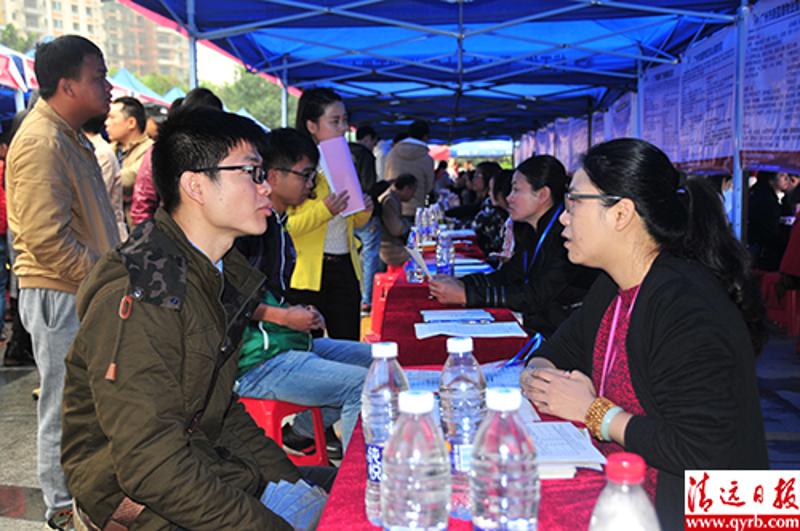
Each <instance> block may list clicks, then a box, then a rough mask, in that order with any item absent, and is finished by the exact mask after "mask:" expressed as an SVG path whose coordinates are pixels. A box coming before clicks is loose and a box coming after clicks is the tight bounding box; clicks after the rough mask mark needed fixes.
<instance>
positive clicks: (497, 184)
mask: <svg viewBox="0 0 800 531" xmlns="http://www.w3.org/2000/svg"><path fill="white" fill-rule="evenodd" d="M513 177H514V170H500V173H498V174H497V175H495V176H494V177H492V178H493V179H494V187H493V188H492V193H493V195H494V198H495V200H497V199H499V198H501V197H502V198H503V199H505V198H507V197H508V196H509V195H511V181H512V180H513V179H512V178H513Z"/></svg>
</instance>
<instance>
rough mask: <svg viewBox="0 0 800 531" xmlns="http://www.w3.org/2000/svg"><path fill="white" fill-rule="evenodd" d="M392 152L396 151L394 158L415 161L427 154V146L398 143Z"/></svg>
mask: <svg viewBox="0 0 800 531" xmlns="http://www.w3.org/2000/svg"><path fill="white" fill-rule="evenodd" d="M392 151H396V152H397V154H396V155H395V156H396V157H398V158H400V159H403V160H417V159H421V158H422V157H425V156H426V155H427V154H428V146H423V145H422V144H417V143H416V142H400V143H398V144H397V145H396V146H395V147H393V148H392Z"/></svg>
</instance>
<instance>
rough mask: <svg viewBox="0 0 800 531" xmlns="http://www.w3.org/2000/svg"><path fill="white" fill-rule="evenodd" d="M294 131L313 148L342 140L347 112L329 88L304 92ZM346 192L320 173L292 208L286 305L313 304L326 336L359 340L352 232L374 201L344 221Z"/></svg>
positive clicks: (355, 252) (288, 227) (357, 277)
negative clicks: (292, 258) (292, 262)
mask: <svg viewBox="0 0 800 531" xmlns="http://www.w3.org/2000/svg"><path fill="white" fill-rule="evenodd" d="M297 129H298V130H299V131H300V132H302V133H304V134H307V135H309V136H310V137H311V139H312V140H313V141H314V143H315V144H319V143H320V142H322V141H324V140H329V139H331V138H336V137H337V136H344V133H345V132H346V131H347V110H346V109H345V106H344V103H343V102H342V98H341V96H339V95H338V94H336V93H335V92H334V91H332V90H331V89H328V88H315V89H310V90H307V91H305V92H304V93H303V96H302V97H301V98H300V102H299V103H298V105H297ZM348 200H349V197H348V194H347V192H346V191H344V192H340V193H332V192H331V189H330V186H329V185H328V179H327V178H326V177H325V175H324V174H323V173H322V172H320V173H319V174H318V175H317V179H316V184H315V185H314V189H313V190H312V192H311V197H309V199H307V200H306V201H304V202H303V204H301V205H299V206H297V207H291V208H290V209H289V210H288V212H289V219H288V222H287V225H286V230H287V231H288V232H289V234H290V235H291V237H292V240H293V241H294V243H295V247H296V248H297V265H296V267H295V270H294V274H293V275H292V283H291V290H290V292H289V296H288V299H289V302H290V303H292V304H305V305H307V306H315V307H316V308H318V309H319V311H320V312H321V313H322V315H323V317H325V323H326V324H327V331H328V337H331V338H334V339H352V340H354V341H358V339H359V337H360V336H361V326H360V325H361V323H360V312H359V304H360V302H361V289H360V286H359V282H360V280H361V261H360V258H359V256H358V250H357V249H356V242H355V238H354V237H353V230H354V229H355V228H357V227H362V226H363V225H364V224H365V223H367V222H368V221H369V218H370V217H371V216H372V200H371V199H370V197H369V196H368V195H364V206H365V208H364V210H362V211H360V212H356V213H355V214H352V215H350V216H347V217H344V216H342V215H341V213H342V212H344V211H345V209H347V202H348Z"/></svg>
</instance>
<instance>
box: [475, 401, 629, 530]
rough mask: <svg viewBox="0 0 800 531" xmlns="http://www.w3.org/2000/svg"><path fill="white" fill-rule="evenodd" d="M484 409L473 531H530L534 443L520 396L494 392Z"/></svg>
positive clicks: (534, 510) (534, 508) (535, 490)
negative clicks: (475, 530)
mask: <svg viewBox="0 0 800 531" xmlns="http://www.w3.org/2000/svg"><path fill="white" fill-rule="evenodd" d="M486 404H487V406H488V408H489V412H488V413H487V415H486V419H484V421H483V423H482V424H481V427H480V428H479V429H478V434H477V435H476V436H475V448H474V450H473V454H472V470H471V471H470V479H469V481H470V492H471V499H472V525H473V528H474V529H500V530H508V531H532V530H535V529H536V524H537V515H538V512H539V474H538V471H537V469H536V450H535V448H534V444H533V439H532V438H531V436H530V433H529V432H528V430H527V428H526V427H525V425H524V424H523V422H522V421H521V420H520V417H519V407H520V405H521V404H522V395H521V394H520V390H519V389H517V388H511V387H493V388H490V389H489V390H488V392H487V393H486ZM619 529H627V527H624V526H623V527H620V528H619Z"/></svg>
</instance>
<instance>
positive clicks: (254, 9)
mask: <svg viewBox="0 0 800 531" xmlns="http://www.w3.org/2000/svg"><path fill="white" fill-rule="evenodd" d="M135 3H137V4H139V5H140V6H142V7H144V8H146V9H149V10H151V11H153V12H155V13H156V14H158V15H161V16H164V17H167V18H169V19H172V20H174V21H175V22H177V23H178V24H180V25H181V26H183V27H184V28H185V29H186V31H187V32H188V33H189V35H191V36H193V37H195V38H198V39H208V40H211V41H213V42H214V43H215V44H216V45H218V46H219V47H221V48H222V49H223V50H225V51H227V52H229V53H231V54H232V55H234V56H235V57H238V58H239V59H240V60H241V61H242V62H243V63H244V64H245V65H246V66H247V67H248V68H249V69H250V70H252V71H261V72H266V73H268V74H272V75H275V76H278V77H280V78H282V79H284V80H285V81H287V82H288V83H289V84H290V85H294V86H298V87H300V88H306V87H310V86H329V87H331V88H333V89H335V90H337V91H338V92H339V93H341V94H342V95H343V96H344V97H345V98H346V102H347V107H348V111H349V112H350V113H351V116H352V120H353V121H354V122H355V123H370V124H372V125H373V126H375V127H376V128H377V129H378V130H379V131H381V134H383V135H387V136H388V135H391V134H393V133H394V132H396V131H398V130H400V129H401V128H402V127H404V125H403V124H406V123H408V122H409V121H411V120H413V119H417V118H423V119H427V120H429V121H431V122H432V123H433V130H432V133H433V135H432V136H433V137H435V138H436V139H439V140H443V141H448V142H453V141H457V140H464V139H472V138H487V137H488V138H509V137H518V136H519V135H520V134H522V133H524V132H526V131H528V130H531V129H535V128H537V127H539V126H541V125H544V124H546V123H549V122H551V121H553V120H554V119H555V118H558V117H560V116H580V115H585V114H587V113H589V112H592V111H594V110H598V109H604V108H607V107H608V105H609V104H610V103H612V102H613V101H614V100H616V99H617V98H618V97H619V96H620V95H621V94H623V93H624V92H626V91H628V90H631V89H633V88H634V87H635V85H636V79H637V71H638V70H639V69H640V68H643V67H647V66H651V65H654V64H671V63H675V62H677V61H678V55H679V54H680V53H681V52H682V51H683V50H685V49H686V47H687V46H688V45H689V44H690V43H692V42H694V41H696V40H697V39H699V38H702V37H704V36H706V35H708V34H710V33H712V32H713V31H715V30H717V29H719V28H720V27H721V26H723V25H728V24H731V23H733V22H734V21H735V18H736V9H737V8H738V7H739V4H740V2H738V1H721V0H716V1H702V0H696V1H688V0H630V1H627V2H626V1H616V0H608V1H606V0H538V1H536V2H516V1H509V0H474V1H468V0H463V1H459V0H306V1H304V2H297V1H294V0H231V1H228V2H225V3H224V4H220V3H219V2H214V1H212V0H135Z"/></svg>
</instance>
